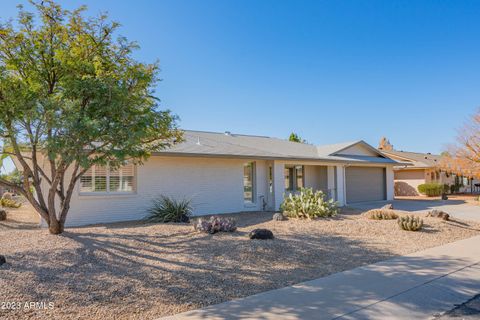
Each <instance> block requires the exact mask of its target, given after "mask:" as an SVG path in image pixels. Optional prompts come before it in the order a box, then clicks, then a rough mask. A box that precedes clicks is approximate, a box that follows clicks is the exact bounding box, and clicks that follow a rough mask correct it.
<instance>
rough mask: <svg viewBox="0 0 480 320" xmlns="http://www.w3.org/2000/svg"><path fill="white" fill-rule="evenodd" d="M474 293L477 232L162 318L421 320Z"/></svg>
mask: <svg viewBox="0 0 480 320" xmlns="http://www.w3.org/2000/svg"><path fill="white" fill-rule="evenodd" d="M239 263H241V261H239ZM479 292H480V236H477V237H473V238H470V239H465V240H461V241H457V242H454V243H450V244H447V245H443V246H439V247H435V248H431V249H427V250H424V251H420V252H416V253H413V254H410V255H407V256H402V257H398V258H394V259H391V260H387V261H383V262H380V263H375V264H372V265H368V266H364V267H359V268H355V269H352V270H348V271H344V272H340V273H336V274H333V275H330V276H327V277H324V278H320V279H316V280H312V281H308V282H304V283H300V284H297V285H294V286H291V287H286V288H282V289H278V290H272V291H268V292H264V293H260V294H257V295H253V296H249V297H246V298H243V299H237V300H232V301H228V302H225V303H222V304H218V305H213V306H209V307H206V308H204V309H199V310H193V311H189V312H185V313H181V314H177V315H175V316H171V317H166V318H163V319H172V320H173V319H175V320H176V319H189V320H193V319H427V318H430V317H431V316H433V315H434V314H435V313H438V312H443V311H447V310H450V309H452V308H453V307H454V305H455V304H460V303H463V302H465V301H467V300H468V299H470V298H471V297H473V296H475V295H476V294H478V293H479Z"/></svg>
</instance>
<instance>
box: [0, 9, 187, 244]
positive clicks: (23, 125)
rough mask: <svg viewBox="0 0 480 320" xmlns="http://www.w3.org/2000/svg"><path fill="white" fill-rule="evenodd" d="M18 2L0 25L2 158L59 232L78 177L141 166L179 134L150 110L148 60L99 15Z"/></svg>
mask: <svg viewBox="0 0 480 320" xmlns="http://www.w3.org/2000/svg"><path fill="white" fill-rule="evenodd" d="M31 4H32V5H33V8H34V13H31V12H28V11H26V10H24V9H23V8H22V7H20V8H19V15H18V22H17V23H15V24H14V23H12V22H6V23H3V24H1V25H0V136H1V137H2V138H3V145H2V150H1V151H2V152H1V154H2V158H3V157H5V156H6V155H9V156H11V157H13V158H14V159H15V161H16V163H17V165H18V166H20V168H19V169H20V170H21V171H22V182H21V183H14V182H12V181H9V180H6V179H0V183H1V184H3V185H6V186H8V187H10V188H12V189H15V190H16V191H17V192H19V193H21V194H23V195H24V196H25V197H26V198H27V199H28V201H29V202H30V203H31V204H32V205H33V207H34V208H35V210H36V211H37V212H38V213H39V214H40V216H41V217H42V218H43V219H45V221H46V222H47V223H48V226H49V230H50V232H51V233H53V234H59V233H61V232H62V231H63V228H64V224H65V220H66V217H67V213H68V211H69V206H70V199H71V196H72V192H73V190H74V187H75V184H76V182H77V181H78V179H79V178H80V176H81V175H82V174H83V173H85V172H86V170H87V169H88V168H90V167H91V166H92V165H95V164H98V165H106V164H107V163H108V165H109V166H110V167H111V168H117V167H119V166H121V165H122V164H124V163H125V161H133V162H135V163H139V164H141V163H142V161H144V160H145V159H146V158H147V157H148V156H149V154H150V153H151V152H153V151H156V150H159V149H162V148H165V147H167V146H169V145H171V144H173V143H175V142H177V141H180V140H181V139H182V132H181V131H180V130H179V129H178V128H177V125H176V123H177V118H176V116H174V115H172V114H171V113H170V112H169V111H168V110H164V111H162V110H159V107H158V99H157V98H156V97H155V96H154V86H155V85H156V83H157V81H158V77H157V76H158V65H157V63H154V64H145V63H141V62H138V61H137V60H135V59H134V58H133V56H132V52H133V50H135V49H137V45H136V44H135V43H133V42H129V41H127V39H125V38H124V37H118V38H116V37H115V34H116V30H117V28H118V26H119V25H118V23H115V22H111V21H109V20H108V18H107V16H106V15H100V16H98V17H94V18H91V17H88V18H87V17H85V7H81V8H79V9H76V10H73V11H68V10H65V9H63V8H62V7H61V6H60V5H59V4H57V3H55V2H53V1H47V0H44V1H41V2H33V1H32V2H31Z"/></svg>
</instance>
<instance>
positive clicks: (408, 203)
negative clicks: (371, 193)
mask: <svg viewBox="0 0 480 320" xmlns="http://www.w3.org/2000/svg"><path fill="white" fill-rule="evenodd" d="M386 203H392V204H393V207H394V208H395V209H398V210H405V211H411V212H415V213H423V212H427V211H429V210H432V209H439V210H442V211H445V212H447V213H448V214H450V216H452V217H454V218H458V219H462V220H470V221H479V222H480V206H479V205H475V204H472V203H467V202H465V201H463V200H393V201H374V202H362V203H355V204H350V205H349V207H352V208H357V209H361V210H370V209H375V208H380V207H382V206H383V205H385V204H386Z"/></svg>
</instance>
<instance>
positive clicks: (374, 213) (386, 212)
mask: <svg viewBox="0 0 480 320" xmlns="http://www.w3.org/2000/svg"><path fill="white" fill-rule="evenodd" d="M365 214H366V216H367V218H368V219H372V220H394V219H397V218H398V215H397V214H396V213H395V211H393V210H390V209H373V210H369V211H367V212H366V213H365Z"/></svg>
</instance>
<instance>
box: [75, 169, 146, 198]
mask: <svg viewBox="0 0 480 320" xmlns="http://www.w3.org/2000/svg"><path fill="white" fill-rule="evenodd" d="M132 166H133V170H132V171H133V179H132V190H131V191H110V165H108V164H107V165H106V166H105V167H106V191H81V179H82V176H83V175H82V176H81V177H80V178H79V179H78V182H77V183H78V195H79V196H89V197H90V196H128V195H133V194H136V193H137V166H136V165H135V164H132ZM95 167H96V165H93V166H92V168H91V169H94V168H95ZM93 172H95V171H93ZM94 181H95V175H92V189H93V187H94V185H95V184H94Z"/></svg>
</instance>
